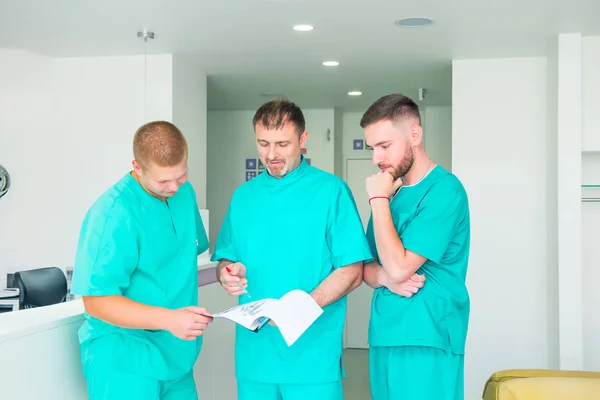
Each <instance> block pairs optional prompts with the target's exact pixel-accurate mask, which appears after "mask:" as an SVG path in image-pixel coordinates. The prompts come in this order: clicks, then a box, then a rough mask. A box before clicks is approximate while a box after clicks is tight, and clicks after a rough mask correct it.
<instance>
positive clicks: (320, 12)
mask: <svg viewBox="0 0 600 400" xmlns="http://www.w3.org/2000/svg"><path fill="white" fill-rule="evenodd" d="M406 16H427V17H430V18H432V19H434V21H435V23H434V25H432V26H431V27H428V28H419V29H402V28H399V27H397V26H395V25H394V21H396V20H397V19H400V18H403V17H406ZM598 21H600V1H598V0H571V1H568V2H564V1H558V0H497V1H493V2H492V1H489V0H403V1H400V0H362V1H358V0H172V1H165V0H143V1H142V0H126V1H124V0H104V1H93V2H92V1H89V0H52V1H43V0H38V1H33V0H0V48H25V49H28V50H31V51H34V52H38V53H43V54H47V55H51V56H57V57H67V56H99V55H131V54H143V52H144V44H143V41H141V40H140V39H137V37H136V32H137V31H138V30H140V29H150V30H152V31H154V32H155V34H156V38H155V39H154V40H153V41H151V42H149V44H148V47H147V49H148V52H149V53H176V54H185V55H189V56H192V57H193V59H194V60H195V62H196V63H197V64H198V66H199V68H201V69H203V70H204V71H206V73H207V74H208V75H209V79H208V85H209V91H208V99H209V108H210V109H254V108H256V107H258V106H259V105H260V104H262V103H263V102H264V101H266V100H268V98H265V97H263V96H261V94H266V93H273V94H282V95H285V96H287V97H288V98H290V99H292V100H294V101H296V102H298V103H299V104H300V105H301V106H302V107H305V108H309V107H310V108H315V107H340V108H342V109H345V110H361V111H362V110H364V109H366V107H367V106H368V105H369V104H370V103H371V102H372V101H373V100H375V99H376V98H377V97H379V96H381V95H384V94H387V93H390V92H396V91H401V92H405V93H406V94H408V95H410V96H413V97H415V98H416V97H417V90H418V88H419V87H424V88H426V89H427V96H426V99H425V101H424V102H423V103H425V104H450V103H451V74H452V72H451V60H452V59H460V58H486V57H516V56H543V55H545V54H546V49H547V46H548V45H549V44H550V43H552V42H554V43H555V42H556V35H557V34H558V33H566V32H581V33H583V34H584V35H595V34H600V23H599V22H598ZM299 23H309V24H312V25H314V26H315V29H314V30H313V31H311V32H296V31H293V30H292V26H293V25H295V24H299ZM325 60H337V61H339V62H340V63H341V64H340V66H338V67H334V68H326V67H324V66H322V65H321V62H323V61H325ZM0 62H1V60H0ZM349 90H360V91H362V92H363V93H364V94H363V96H359V97H349V96H348V95H347V94H346V93H347V92H348V91H349Z"/></svg>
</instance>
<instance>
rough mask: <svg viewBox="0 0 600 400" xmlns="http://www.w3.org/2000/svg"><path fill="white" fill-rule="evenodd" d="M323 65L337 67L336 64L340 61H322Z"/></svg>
mask: <svg viewBox="0 0 600 400" xmlns="http://www.w3.org/2000/svg"><path fill="white" fill-rule="evenodd" d="M323 65H324V66H326V67H337V66H338V65H340V63H339V62H337V61H325V62H323Z"/></svg>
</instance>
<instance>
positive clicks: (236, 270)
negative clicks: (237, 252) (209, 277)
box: [224, 263, 246, 278]
mask: <svg viewBox="0 0 600 400" xmlns="http://www.w3.org/2000/svg"><path fill="white" fill-rule="evenodd" d="M224 269H225V270H226V271H227V273H229V275H232V276H238V277H240V278H242V277H244V276H245V275H246V267H244V264H242V263H234V264H230V265H228V266H227V268H224Z"/></svg>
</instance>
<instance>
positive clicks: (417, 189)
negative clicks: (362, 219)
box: [367, 165, 470, 354]
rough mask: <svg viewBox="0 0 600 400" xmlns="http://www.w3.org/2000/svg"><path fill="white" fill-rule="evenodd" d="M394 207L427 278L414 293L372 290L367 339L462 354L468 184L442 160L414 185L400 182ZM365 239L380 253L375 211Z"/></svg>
mask: <svg viewBox="0 0 600 400" xmlns="http://www.w3.org/2000/svg"><path fill="white" fill-rule="evenodd" d="M390 210H391V214H392V219H393V220H394V226H395V227H396V231H397V232H398V234H399V236H400V239H401V240H402V243H403V244H404V247H405V248H406V249H407V250H410V251H412V252H414V253H417V254H420V255H421V256H423V257H425V258H426V259H427V260H426V261H425V263H424V264H423V266H421V268H420V269H419V270H418V271H417V273H420V274H424V275H425V277H426V280H425V285H424V286H423V288H422V289H421V290H420V291H419V292H418V293H417V294H416V295H414V296H413V297H410V298H407V297H401V296H398V295H396V294H394V293H392V292H390V291H389V290H388V289H387V288H385V287H381V288H378V289H376V290H375V291H374V292H373V299H372V303H371V319H370V323H369V344H370V345H371V346H411V345H417V346H431V347H437V348H440V349H443V350H452V351H453V352H454V354H464V349H465V341H466V336H467V328H468V321H469V311H470V300H469V295H468V292H467V288H466V285H465V279H466V274H467V263H468V259H469V246H470V217H469V205H468V199H467V193H466V191H465V189H464V188H463V186H462V184H461V183H460V181H459V180H458V178H456V176H454V175H452V174H451V173H450V172H448V171H446V170H445V169H443V168H442V167H440V166H439V165H438V166H436V167H435V168H434V169H433V170H432V171H431V172H430V173H429V174H428V175H427V176H426V177H425V178H424V179H423V180H422V181H420V182H419V183H417V184H416V185H412V186H402V187H401V188H400V190H399V191H398V192H397V193H396V195H395V196H394V198H393V199H392V200H391V203H390ZM367 239H368V240H369V245H370V246H371V250H372V251H373V254H374V255H375V256H376V257H377V258H379V255H378V253H377V247H376V245H375V237H374V233H373V217H372V216H371V218H370V220H369V225H368V227H367Z"/></svg>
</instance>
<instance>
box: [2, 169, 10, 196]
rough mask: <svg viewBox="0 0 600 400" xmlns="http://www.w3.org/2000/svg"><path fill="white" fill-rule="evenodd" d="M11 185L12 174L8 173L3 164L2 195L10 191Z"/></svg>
mask: <svg viewBox="0 0 600 400" xmlns="http://www.w3.org/2000/svg"><path fill="white" fill-rule="evenodd" d="M9 187H10V176H9V175H8V171H7V170H5V169H4V167H3V166H2V165H0V197H2V196H4V195H5V194H6V192H8V188H9Z"/></svg>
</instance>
